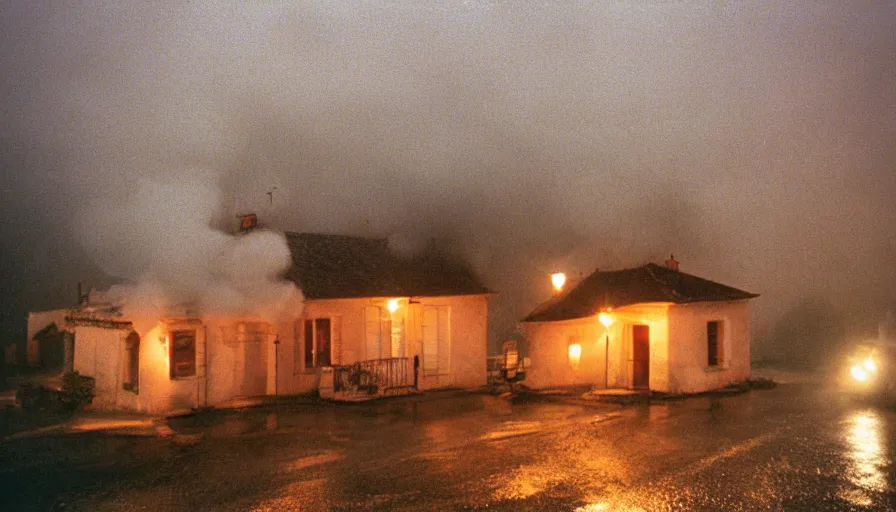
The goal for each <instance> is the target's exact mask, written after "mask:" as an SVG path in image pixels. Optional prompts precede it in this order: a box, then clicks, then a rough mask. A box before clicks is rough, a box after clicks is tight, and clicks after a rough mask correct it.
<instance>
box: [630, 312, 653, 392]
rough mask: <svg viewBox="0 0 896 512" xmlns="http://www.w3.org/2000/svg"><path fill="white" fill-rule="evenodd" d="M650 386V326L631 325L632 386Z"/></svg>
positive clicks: (642, 387) (646, 387) (640, 387)
mask: <svg viewBox="0 0 896 512" xmlns="http://www.w3.org/2000/svg"><path fill="white" fill-rule="evenodd" d="M649 387H650V327H648V326H646V325H633V326H632V388H635V389H648V388H649Z"/></svg>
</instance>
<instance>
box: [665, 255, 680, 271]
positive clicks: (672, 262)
mask: <svg viewBox="0 0 896 512" xmlns="http://www.w3.org/2000/svg"><path fill="white" fill-rule="evenodd" d="M666 268H668V269H669V270H674V271H676V272H678V260H676V259H675V255H674V254H670V255H669V259H668V260H666Z"/></svg>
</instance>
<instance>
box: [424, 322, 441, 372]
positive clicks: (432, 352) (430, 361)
mask: <svg viewBox="0 0 896 512" xmlns="http://www.w3.org/2000/svg"><path fill="white" fill-rule="evenodd" d="M438 371H439V311H438V309H436V308H424V309H423V374H424V375H435V374H436V373H438Z"/></svg>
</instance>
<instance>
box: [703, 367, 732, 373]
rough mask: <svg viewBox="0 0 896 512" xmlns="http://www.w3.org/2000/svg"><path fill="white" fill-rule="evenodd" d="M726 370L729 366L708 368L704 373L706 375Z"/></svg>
mask: <svg viewBox="0 0 896 512" xmlns="http://www.w3.org/2000/svg"><path fill="white" fill-rule="evenodd" d="M726 370H728V367H727V366H706V367H704V368H703V371H704V372H706V373H718V372H724V371H726Z"/></svg>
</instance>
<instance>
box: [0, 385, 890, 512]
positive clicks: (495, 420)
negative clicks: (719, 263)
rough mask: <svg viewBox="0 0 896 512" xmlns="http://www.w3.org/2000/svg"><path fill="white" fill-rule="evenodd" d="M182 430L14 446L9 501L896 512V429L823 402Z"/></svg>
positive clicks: (278, 415) (496, 410)
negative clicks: (152, 435) (141, 436)
mask: <svg viewBox="0 0 896 512" xmlns="http://www.w3.org/2000/svg"><path fill="white" fill-rule="evenodd" d="M171 426H172V428H173V429H174V430H175V432H177V435H176V436H175V438H174V439H122V438H108V437H103V436H98V435H84V436H78V437H69V438H66V439H64V440H60V439H33V440H23V441H17V442H15V443H7V444H4V445H2V446H0V457H3V458H4V459H7V460H8V461H10V462H11V464H9V465H8V467H7V468H6V469H3V470H0V471H2V473H0V476H2V478H3V484H2V485H3V486H4V496H16V499H18V500H20V501H19V503H17V506H16V507H15V509H16V510H27V509H29V508H32V509H36V510H44V509H48V508H49V509H52V508H54V507H55V508H59V509H63V510H65V509H84V510H142V509H146V508H149V509H152V510H256V511H266V510H328V509H329V510H366V509H386V510H389V509H393V510H420V509H425V510H458V509H485V508H488V509H489V510H577V511H583V512H592V511H601V510H627V511H641V510H643V511H653V510H894V509H896V474H894V473H896V470H894V458H896V412H894V411H892V410H887V409H880V408H875V407H871V406H867V405H861V404H854V403H850V402H848V401H846V400H845V399H844V398H843V397H840V396H838V395H836V394H834V393H831V392H829V391H821V390H818V389H816V388H814V387H811V386H808V385H796V384H794V385H785V386H780V387H779V388H778V389H775V390H769V391H753V392H751V393H747V394H744V395H738V396H728V397H702V398H692V399H688V400H682V401H673V402H662V403H656V404H652V405H649V406H648V405H640V406H630V407H625V408H617V407H612V406H600V407H589V406H584V407H583V406H579V405H574V404H557V403H529V404H516V405H512V404H510V403H509V402H508V401H506V400H504V399H502V398H496V397H490V396H482V395H466V394H450V393H448V394H442V395H440V396H439V397H438V398H436V399H434V398H433V397H431V396H430V397H426V398H423V399H420V398H414V399H401V400H394V401H391V402H386V403H379V404H374V405H356V406H339V407H334V406H302V407H292V408H284V407H281V408H278V409H276V410H271V409H267V410H261V409H258V410H246V411H242V412H230V413H226V414H217V413H216V414H212V415H205V416H198V417H194V418H185V419H181V420H177V421H174V422H172V425H171ZM11 489H14V490H15V492H14V493H11V491H10V490H11Z"/></svg>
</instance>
